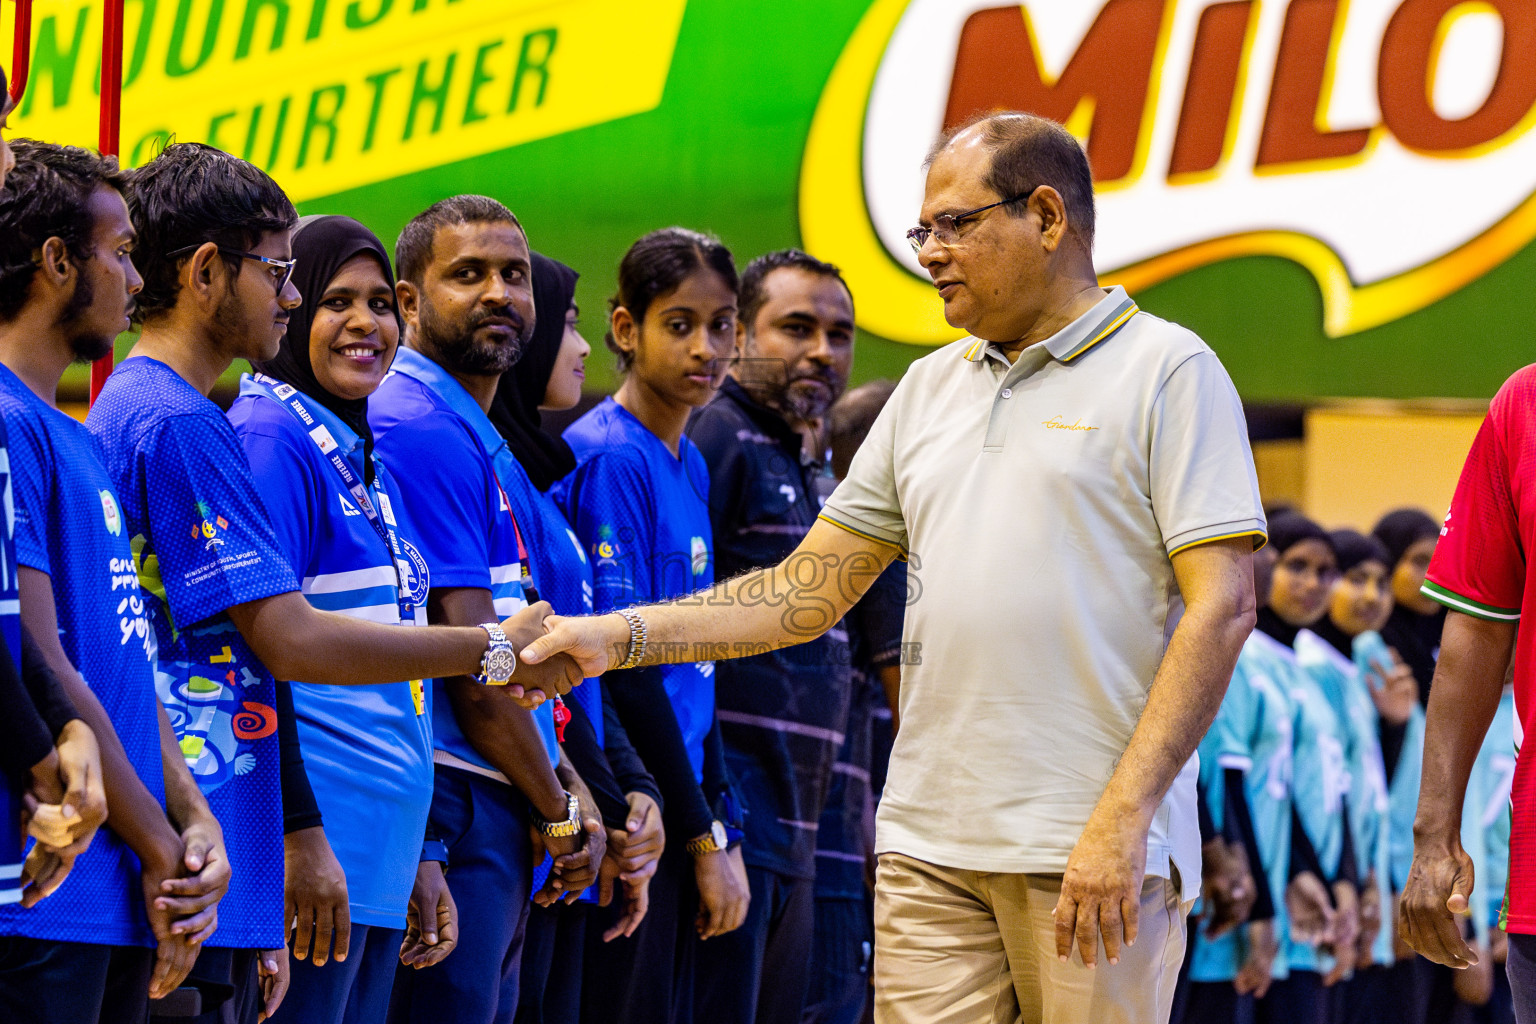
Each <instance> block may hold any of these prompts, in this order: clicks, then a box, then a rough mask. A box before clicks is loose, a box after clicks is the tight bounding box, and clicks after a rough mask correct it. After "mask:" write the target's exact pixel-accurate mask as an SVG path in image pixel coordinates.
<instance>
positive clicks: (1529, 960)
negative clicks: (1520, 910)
mask: <svg viewBox="0 0 1536 1024" xmlns="http://www.w3.org/2000/svg"><path fill="white" fill-rule="evenodd" d="M1504 967H1505V970H1506V971H1507V972H1508V974H1509V991H1510V995H1512V996H1513V997H1514V1003H1515V1020H1517V1021H1519V1022H1520V1024H1536V935H1511V936H1510V937H1509V961H1508V963H1506V964H1505V965H1504Z"/></svg>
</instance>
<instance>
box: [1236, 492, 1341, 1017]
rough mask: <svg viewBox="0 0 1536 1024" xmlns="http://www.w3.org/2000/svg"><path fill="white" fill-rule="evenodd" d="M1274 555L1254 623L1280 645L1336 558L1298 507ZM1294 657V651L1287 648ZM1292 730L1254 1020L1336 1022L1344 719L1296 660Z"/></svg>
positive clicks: (1317, 614)
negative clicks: (1266, 969)
mask: <svg viewBox="0 0 1536 1024" xmlns="http://www.w3.org/2000/svg"><path fill="white" fill-rule="evenodd" d="M1269 543H1270V545H1271V546H1272V547H1273V548H1274V549H1275V555H1276V558H1277V561H1276V564H1275V570H1274V576H1273V582H1272V583H1271V585H1270V592H1269V601H1268V604H1267V605H1266V606H1265V607H1264V608H1261V609H1260V610H1259V613H1258V629H1260V630H1262V631H1263V632H1264V633H1265V634H1266V635H1267V636H1268V637H1269V638H1270V639H1272V640H1275V641H1277V642H1278V644H1279V645H1280V646H1281V647H1283V648H1286V649H1290V650H1294V649H1295V647H1296V645H1297V640H1298V638H1299V637H1301V636H1302V635H1306V636H1308V637H1310V636H1312V634H1311V633H1310V632H1308V627H1310V626H1312V625H1315V624H1316V623H1317V622H1318V621H1319V620H1320V619H1322V617H1323V616H1324V615H1325V614H1326V613H1327V611H1328V597H1329V594H1330V593H1331V591H1332V588H1333V584H1334V581H1335V579H1336V578H1337V576H1338V562H1337V559H1336V557H1335V555H1334V551H1333V544H1332V541H1331V540H1330V538H1329V536H1328V534H1327V532H1326V531H1324V530H1323V528H1322V527H1320V526H1318V525H1317V524H1316V523H1314V522H1312V521H1311V520H1310V519H1307V518H1306V517H1305V516H1302V515H1300V514H1299V513H1295V512H1285V513H1281V514H1280V515H1277V516H1275V517H1273V518H1272V519H1271V520H1270V522H1269ZM1293 657H1294V655H1293ZM1289 696H1290V700H1291V708H1292V716H1293V717H1292V734H1293V736H1294V742H1295V748H1294V749H1295V752H1294V758H1293V761H1292V772H1291V778H1292V793H1293V800H1292V810H1293V816H1292V819H1291V855H1290V866H1289V870H1288V872H1287V877H1288V884H1287V889H1286V911H1287V916H1286V920H1287V927H1288V934H1287V935H1286V937H1285V940H1284V941H1283V942H1282V943H1281V947H1280V955H1281V956H1282V957H1283V958H1284V962H1285V971H1286V976H1285V977H1284V978H1282V979H1279V980H1277V981H1275V982H1274V984H1273V985H1271V986H1270V989H1269V993H1268V994H1267V995H1266V996H1265V997H1264V998H1263V999H1262V1000H1260V1001H1259V1003H1258V1006H1257V1013H1256V1018H1257V1019H1258V1020H1259V1021H1260V1022H1261V1024H1270V1022H1273V1024H1315V1022H1319V1024H1334V1022H1335V1021H1336V1020H1338V1014H1337V1004H1338V1002H1339V1000H1338V998H1337V995H1336V993H1335V992H1334V991H1332V990H1331V986H1332V985H1334V984H1335V983H1336V982H1337V981H1338V980H1339V979H1340V978H1342V977H1343V976H1344V975H1346V974H1347V973H1348V972H1349V970H1350V968H1352V967H1353V965H1354V961H1355V953H1356V945H1357V943H1358V941H1359V919H1358V905H1359V895H1358V893H1359V888H1358V880H1359V878H1360V876H1361V872H1360V871H1359V870H1358V869H1357V867H1356V859H1355V852H1354V840H1353V829H1352V827H1351V825H1350V815H1349V798H1350V794H1351V776H1350V770H1349V762H1348V758H1347V752H1348V748H1349V741H1350V731H1349V724H1348V722H1347V721H1346V719H1345V718H1344V716H1343V715H1342V714H1341V713H1340V709H1339V705H1338V704H1336V703H1335V701H1333V700H1332V699H1330V697H1329V694H1328V692H1327V691H1326V690H1325V689H1324V686H1323V684H1322V682H1320V681H1319V679H1318V677H1317V676H1316V675H1315V674H1314V673H1311V672H1307V671H1304V670H1302V669H1300V668H1298V669H1297V670H1296V671H1295V672H1293V673H1291V675H1290V694H1289Z"/></svg>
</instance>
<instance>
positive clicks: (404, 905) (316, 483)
mask: <svg viewBox="0 0 1536 1024" xmlns="http://www.w3.org/2000/svg"><path fill="white" fill-rule="evenodd" d="M293 256H294V260H295V271H294V278H293V280H294V284H295V285H296V286H297V287H298V289H299V292H300V294H301V295H302V296H303V303H302V304H301V305H300V306H299V307H298V308H296V309H294V310H293V311H292V313H291V314H290V317H289V322H288V331H287V333H286V334H285V335H284V337H283V339H282V341H281V343H280V345H279V348H278V352H277V354H276V355H275V356H274V357H273V358H272V359H270V360H268V361H267V362H265V363H262V364H259V365H257V366H256V369H257V371H258V373H257V374H256V375H254V376H248V377H246V378H244V379H242V381H241V387H240V397H239V398H238V399H236V401H235V403H234V405H233V406H232V407H231V408H230V411H229V418H230V422H231V423H232V424H233V426H234V428H235V432H236V434H237V435H238V436H239V437H240V441H241V444H242V446H243V447H244V449H245V452H246V456H247V458H248V459H249V460H250V463H251V469H252V471H253V473H254V475H255V477H256V479H258V480H261V481H263V498H264V500H265V502H266V505H267V511H268V513H269V514H270V517H271V520H272V525H273V529H274V532H275V534H276V537H277V541H278V547H279V549H280V550H282V551H283V553H284V554H285V555H286V556H287V557H288V559H289V562H290V564H291V565H292V567H293V570H294V575H295V577H297V578H298V579H299V580H301V581H303V585H302V587H301V589H302V591H303V593H304V594H305V596H306V597H308V598H310V600H312V601H317V600H318V598H317V597H315V596H312V595H320V597H323V598H324V599H325V600H326V601H327V602H328V603H327V604H326V607H328V608H330V609H332V610H334V611H336V612H338V613H340V614H343V615H349V616H353V617H357V618H363V619H368V620H370V621H376V622H387V623H391V624H392V623H396V622H398V623H400V624H401V625H402V626H406V625H411V626H415V625H424V624H425V615H424V613H422V614H418V610H417V609H418V608H423V609H424V606H425V601H426V588H427V581H426V578H425V575H424V569H425V563H424V562H421V563H420V564H419V565H418V562H419V561H420V556H419V555H418V554H416V552H415V549H414V548H413V547H412V546H411V541H412V540H413V539H414V538H413V537H412V534H411V530H410V528H409V527H410V524H409V523H407V522H405V520H404V519H403V517H402V518H400V519H398V520H397V518H396V512H397V511H398V510H400V509H402V508H403V503H402V502H401V501H400V500H399V495H400V492H399V489H398V487H397V486H396V485H395V482H394V481H393V480H392V479H390V477H389V475H388V473H387V472H386V471H384V470H383V469H382V468H380V467H379V466H378V465H377V463H376V460H375V458H374V456H373V434H372V431H370V430H369V428H368V416H367V410H368V396H369V395H371V394H373V392H374V391H375V390H376V389H377V388H378V386H379V384H380V383H381V382H382V381H383V379H384V376H385V374H386V373H387V372H388V370H389V366H390V363H391V362H393V361H394V357H395V353H396V351H397V349H398V348H399V344H400V336H401V321H400V317H399V313H398V309H397V306H396V302H395V290H394V286H395V280H394V275H393V273H392V272H391V270H390V264H389V256H388V253H386V252H385V250H384V247H383V245H382V244H381V243H380V242H379V240H378V238H376V237H375V236H374V234H373V232H371V231H369V230H368V229H367V228H366V227H364V226H363V225H362V224H359V223H358V222H357V221H355V220H352V219H351V218H348V217H306V218H305V219H304V220H302V221H300V222H299V227H298V229H297V230H296V231H295V232H294V235H293ZM360 579H366V580H367V581H368V582H367V584H366V585H365V586H360V585H359V583H358V582H357V581H358V580H360ZM383 580H388V581H389V585H388V586H387V588H386V587H385V586H384V585H383ZM384 589H387V590H388V591H389V594H388V596H381V594H380V591H381V590H384ZM284 688H290V687H288V686H287V684H285V685H284ZM279 700H280V701H281V700H282V693H281V692H280V693H279ZM290 701H291V707H292V708H293V711H292V712H291V713H289V714H287V715H284V713H283V709H282V707H281V705H280V707H279V724H280V727H281V726H282V724H283V721H284V720H285V718H286V719H294V720H296V723H297V728H296V738H299V739H302V743H303V747H304V753H305V754H306V755H307V756H308V763H307V765H306V764H304V763H302V762H297V760H296V758H297V750H296V749H294V750H293V751H292V752H291V753H290V749H289V748H288V747H287V746H285V748H284V758H283V769H284V785H283V804H284V832H285V836H284V855H285V856H284V859H285V863H286V871H285V874H286V876H287V877H286V879H285V896H286V898H287V902H288V914H289V917H290V919H294V918H296V919H297V923H298V927H297V932H296V935H295V937H294V939H293V941H292V943H291V948H292V962H291V969H292V987H291V988H290V990H289V992H288V996H287V999H286V1000H285V1001H284V1003H283V1005H282V1006H281V1007H279V1008H278V1009H277V1011H276V1015H275V1017H274V1020H276V1021H279V1022H282V1021H305V1022H306V1024H310V1022H313V1024H340V1022H341V1021H342V1020H343V1019H360V1020H382V1019H383V1018H384V1016H385V1013H386V1012H387V1009H388V1004H389V996H390V991H391V989H392V987H393V980H394V977H395V970H396V968H397V967H398V965H399V963H400V961H401V960H405V961H406V963H408V964H411V965H413V966H415V965H419V964H423V963H431V962H434V960H435V959H441V958H442V956H443V955H446V953H447V952H448V951H449V950H450V949H451V948H452V946H451V945H448V946H446V948H443V944H441V943H439V944H438V945H437V946H434V947H431V948H430V949H429V948H427V947H425V946H424V944H423V943H422V942H421V941H420V931H421V929H420V927H419V922H420V921H421V918H422V916H423V915H422V914H417V913H414V911H415V909H416V907H417V906H424V907H425V908H426V909H425V911H424V915H425V917H426V922H427V927H428V929H429V930H432V924H433V922H436V921H438V920H439V917H438V914H439V913H440V912H441V911H442V910H443V909H445V908H446V909H448V911H449V912H450V913H451V912H452V902H451V899H450V898H448V897H447V896H446V895H445V894H446V892H447V889H446V886H445V885H444V884H443V876H442V871H441V866H440V864H439V863H437V861H436V860H432V859H428V860H425V861H424V860H423V859H422V858H423V839H424V837H425V838H431V837H430V836H428V835H427V813H428V809H429V807H430V804H431V800H432V784H433V767H432V735H431V728H430V721H431V719H430V716H428V715H427V714H425V706H426V694H425V693H424V690H423V687H422V685H421V684H420V683H413V682H384V683H378V684H372V685H368V686H355V687H353V686H324V685H316V684H311V683H305V682H294V683H292V684H291V698H290ZM294 746H295V748H296V747H297V743H295V745H294ZM306 768H307V772H306ZM300 780H304V781H303V782H302V783H301V781H300ZM296 791H299V792H301V793H302V792H305V791H307V792H309V793H310V794H311V795H310V797H309V801H308V805H307V807H301V806H299V805H298V803H297V802H296V801H295V799H294V792H296ZM322 813H323V815H324V817H323V820H322V817H321V815H322ZM428 845H432V844H428ZM408 908H410V911H412V912H411V913H408ZM408 918H409V919H412V920H414V921H415V922H416V923H415V924H413V923H411V921H410V920H408ZM441 930H442V931H443V932H444V933H447V932H448V929H447V928H442V929H441ZM311 935H313V942H312V941H311ZM402 938H405V939H406V942H405V944H404V946H402ZM333 941H334V952H333V950H332V943H333ZM311 953H312V954H313V956H312V957H311ZM327 961H332V962H327Z"/></svg>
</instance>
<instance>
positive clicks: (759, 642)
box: [518, 519, 1220, 701]
mask: <svg viewBox="0 0 1536 1024" xmlns="http://www.w3.org/2000/svg"><path fill="white" fill-rule="evenodd" d="M898 554H900V552H899V551H898V550H897V549H896V548H894V547H892V546H890V545H887V544H884V543H881V542H880V541H877V540H873V539H870V538H866V537H861V536H859V535H857V534H854V533H850V532H849V531H847V530H845V529H843V528H842V527H840V526H836V525H834V524H832V523H830V522H828V521H826V520H825V519H818V520H817V521H816V523H815V524H814V525H813V526H812V527H811V529H810V532H808V533H807V534H806V535H805V540H803V541H801V542H800V546H799V547H797V548H796V549H795V550H794V553H793V554H791V555H790V556H789V557H788V558H786V559H785V560H784V561H782V562H780V563H779V564H778V565H775V566H771V567H769V568H767V569H759V570H758V571H756V572H749V573H746V574H744V575H741V576H737V577H736V578H734V579H730V580H726V581H725V582H724V583H718V584H716V585H715V586H714V587H713V588H712V589H710V590H704V591H700V592H699V593H696V594H691V595H689V596H688V597H684V598H680V599H678V600H676V601H672V602H669V603H667V604H659V605H646V606H644V607H641V608H637V609H636V611H638V612H639V613H640V615H641V616H642V617H644V619H645V625H646V630H647V633H648V639H647V642H646V649H645V657H644V658H643V659H642V660H641V661H640V664H641V665H663V664H669V663H676V662H687V661H721V660H725V659H727V658H741V657H746V656H748V655H751V654H760V653H763V652H764V651H767V650H769V649H776V648H780V647H792V646H794V645H795V644H803V643H806V642H808V641H811V640H814V639H816V638H817V637H819V636H821V635H822V634H823V633H825V632H826V631H827V630H829V629H831V628H832V627H833V626H835V625H836V624H837V623H838V621H839V620H840V619H841V618H842V617H843V616H844V615H845V614H847V612H848V609H849V608H851V607H853V605H854V604H855V603H856V602H857V601H858V600H859V598H861V597H863V596H864V592H865V591H866V590H868V589H869V588H870V586H871V585H872V584H873V583H874V582H875V580H876V579H877V578H878V577H879V576H880V573H881V572H882V571H884V569H885V567H886V566H888V565H890V564H891V562H892V561H893V560H895V558H896V557H897V555H898ZM547 624H548V626H549V629H550V631H549V633H548V634H546V635H545V636H542V637H540V638H539V639H537V640H535V641H534V642H533V643H531V644H529V645H528V646H527V647H526V648H524V649H523V650H522V651H520V652H519V653H518V660H519V661H521V662H526V663H529V664H538V663H540V662H542V661H544V660H545V659H547V658H549V657H551V656H553V655H555V654H558V653H561V652H565V653H568V654H570V655H571V656H572V657H574V658H575V659H576V661H577V663H578V664H579V665H580V666H581V670H582V672H584V673H585V674H586V675H588V676H596V675H601V674H602V673H604V672H607V671H608V670H609V669H611V668H613V667H614V666H615V665H618V664H619V663H620V662H621V661H623V659H624V656H625V652H626V651H627V650H628V649H629V639H630V636H629V624H628V623H627V622H626V621H625V620H624V618H623V616H621V615H618V614H616V613H609V614H607V615H594V616H584V617H581V618H568V617H565V616H560V615H555V616H551V617H550V618H549V619H548V620H547ZM1219 699H1220V698H1219V697H1218V701H1219Z"/></svg>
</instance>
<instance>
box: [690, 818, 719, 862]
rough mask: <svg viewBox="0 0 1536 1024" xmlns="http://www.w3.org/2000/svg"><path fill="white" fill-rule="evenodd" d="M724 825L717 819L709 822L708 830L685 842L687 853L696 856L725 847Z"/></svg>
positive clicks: (716, 851) (715, 851)
mask: <svg viewBox="0 0 1536 1024" xmlns="http://www.w3.org/2000/svg"><path fill="white" fill-rule="evenodd" d="M725 844H726V837H725V826H724V825H723V824H721V823H720V822H718V821H712V822H710V823H709V831H708V832H706V833H704V834H703V835H702V836H699V837H698V838H697V839H690V840H688V843H687V850H688V852H689V853H691V854H693V855H694V856H695V857H698V856H700V855H702V854H706V853H719V852H720V851H721V850H723V849H725Z"/></svg>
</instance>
